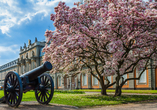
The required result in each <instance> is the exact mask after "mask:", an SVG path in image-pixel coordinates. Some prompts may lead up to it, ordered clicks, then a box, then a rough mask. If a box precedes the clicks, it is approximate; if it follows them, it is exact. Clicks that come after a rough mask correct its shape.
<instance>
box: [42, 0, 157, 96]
mask: <svg viewBox="0 0 157 110" xmlns="http://www.w3.org/2000/svg"><path fill="white" fill-rule="evenodd" d="M75 4H76V5H77V7H73V8H69V7H68V6H66V5H65V3H64V2H59V4H58V6H57V7H55V14H51V20H52V21H54V26H55V28H56V29H55V31H49V30H47V31H46V33H45V36H46V37H47V43H50V45H46V46H45V48H44V49H43V52H45V55H44V60H48V61H50V62H51V63H52V64H53V67H54V68H53V70H52V72H54V73H55V72H57V71H60V70H62V71H63V72H67V73H68V72H69V71H72V70H78V69H79V70H80V72H81V70H82V68H85V67H86V68H87V69H88V72H89V73H91V74H92V75H93V76H94V77H96V78H97V79H98V81H99V82H100V84H101V87H102V92H101V93H102V94H104V95H106V89H107V88H108V87H110V86H112V85H113V84H116V91H115V96H119V95H121V88H122V86H123V85H124V84H125V82H126V81H128V80H139V78H140V77H141V75H142V73H143V71H144V70H145V69H146V68H147V67H148V66H149V64H150V59H155V56H156V52H157V51H156V50H157V47H156V44H157V3H156V2H144V1H142V0H90V1H87V2H85V3H84V4H80V3H75ZM154 64H155V63H154ZM137 66H138V67H139V68H143V71H142V72H141V74H140V75H139V77H136V78H128V79H123V77H122V76H123V75H125V74H129V73H132V72H133V71H134V70H135V68H136V67H137ZM111 75H116V78H115V82H113V83H110V81H109V80H108V79H107V76H111ZM104 77H105V78H104ZM104 79H105V80H106V81H105V80H104Z"/></svg>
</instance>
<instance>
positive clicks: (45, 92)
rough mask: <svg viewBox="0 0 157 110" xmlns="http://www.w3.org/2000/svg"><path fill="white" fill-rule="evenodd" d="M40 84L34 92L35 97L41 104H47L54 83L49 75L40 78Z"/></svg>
mask: <svg viewBox="0 0 157 110" xmlns="http://www.w3.org/2000/svg"><path fill="white" fill-rule="evenodd" d="M40 80H41V84H39V85H38V89H36V90H35V97H36V99H37V101H38V102H39V103H41V104H48V103H49V102H50V101H51V99H52V97H53V93H54V83H53V80H52V78H51V76H50V75H48V74H43V75H41V76H40Z"/></svg>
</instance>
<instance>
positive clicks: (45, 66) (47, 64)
mask: <svg viewBox="0 0 157 110" xmlns="http://www.w3.org/2000/svg"><path fill="white" fill-rule="evenodd" d="M51 69H52V65H51V63H50V62H48V61H46V62H45V63H44V64H43V65H41V66H39V67H37V68H35V69H33V70H31V71H29V72H26V73H25V74H23V75H21V76H20V77H21V78H24V77H26V76H28V78H29V81H32V80H34V79H37V77H38V76H40V75H41V74H43V73H44V72H46V71H49V70H51Z"/></svg>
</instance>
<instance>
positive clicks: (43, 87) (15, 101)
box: [4, 62, 54, 107]
mask: <svg viewBox="0 0 157 110" xmlns="http://www.w3.org/2000/svg"><path fill="white" fill-rule="evenodd" d="M51 69H52V65H51V63H50V62H45V63H44V64H43V65H41V66H39V67H37V68H35V69H33V70H31V71H29V72H27V73H25V74H23V75H21V76H20V75H19V74H18V73H16V72H14V71H11V72H9V73H8V74H7V75H6V77H5V80H4V99H5V101H6V103H7V104H8V105H9V106H11V107H18V106H19V104H20V103H21V100H22V95H23V93H26V92H27V91H30V90H34V91H35V97H36V99H37V101H38V102H39V103H41V104H48V103H49V102H50V101H51V99H52V97H53V93H54V83H53V80H52V78H51V76H50V75H49V74H43V73H44V72H46V71H49V70H51Z"/></svg>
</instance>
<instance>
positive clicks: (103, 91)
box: [101, 87, 107, 95]
mask: <svg viewBox="0 0 157 110" xmlns="http://www.w3.org/2000/svg"><path fill="white" fill-rule="evenodd" d="M106 89H107V88H106V87H102V88H101V95H107V92H106Z"/></svg>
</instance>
